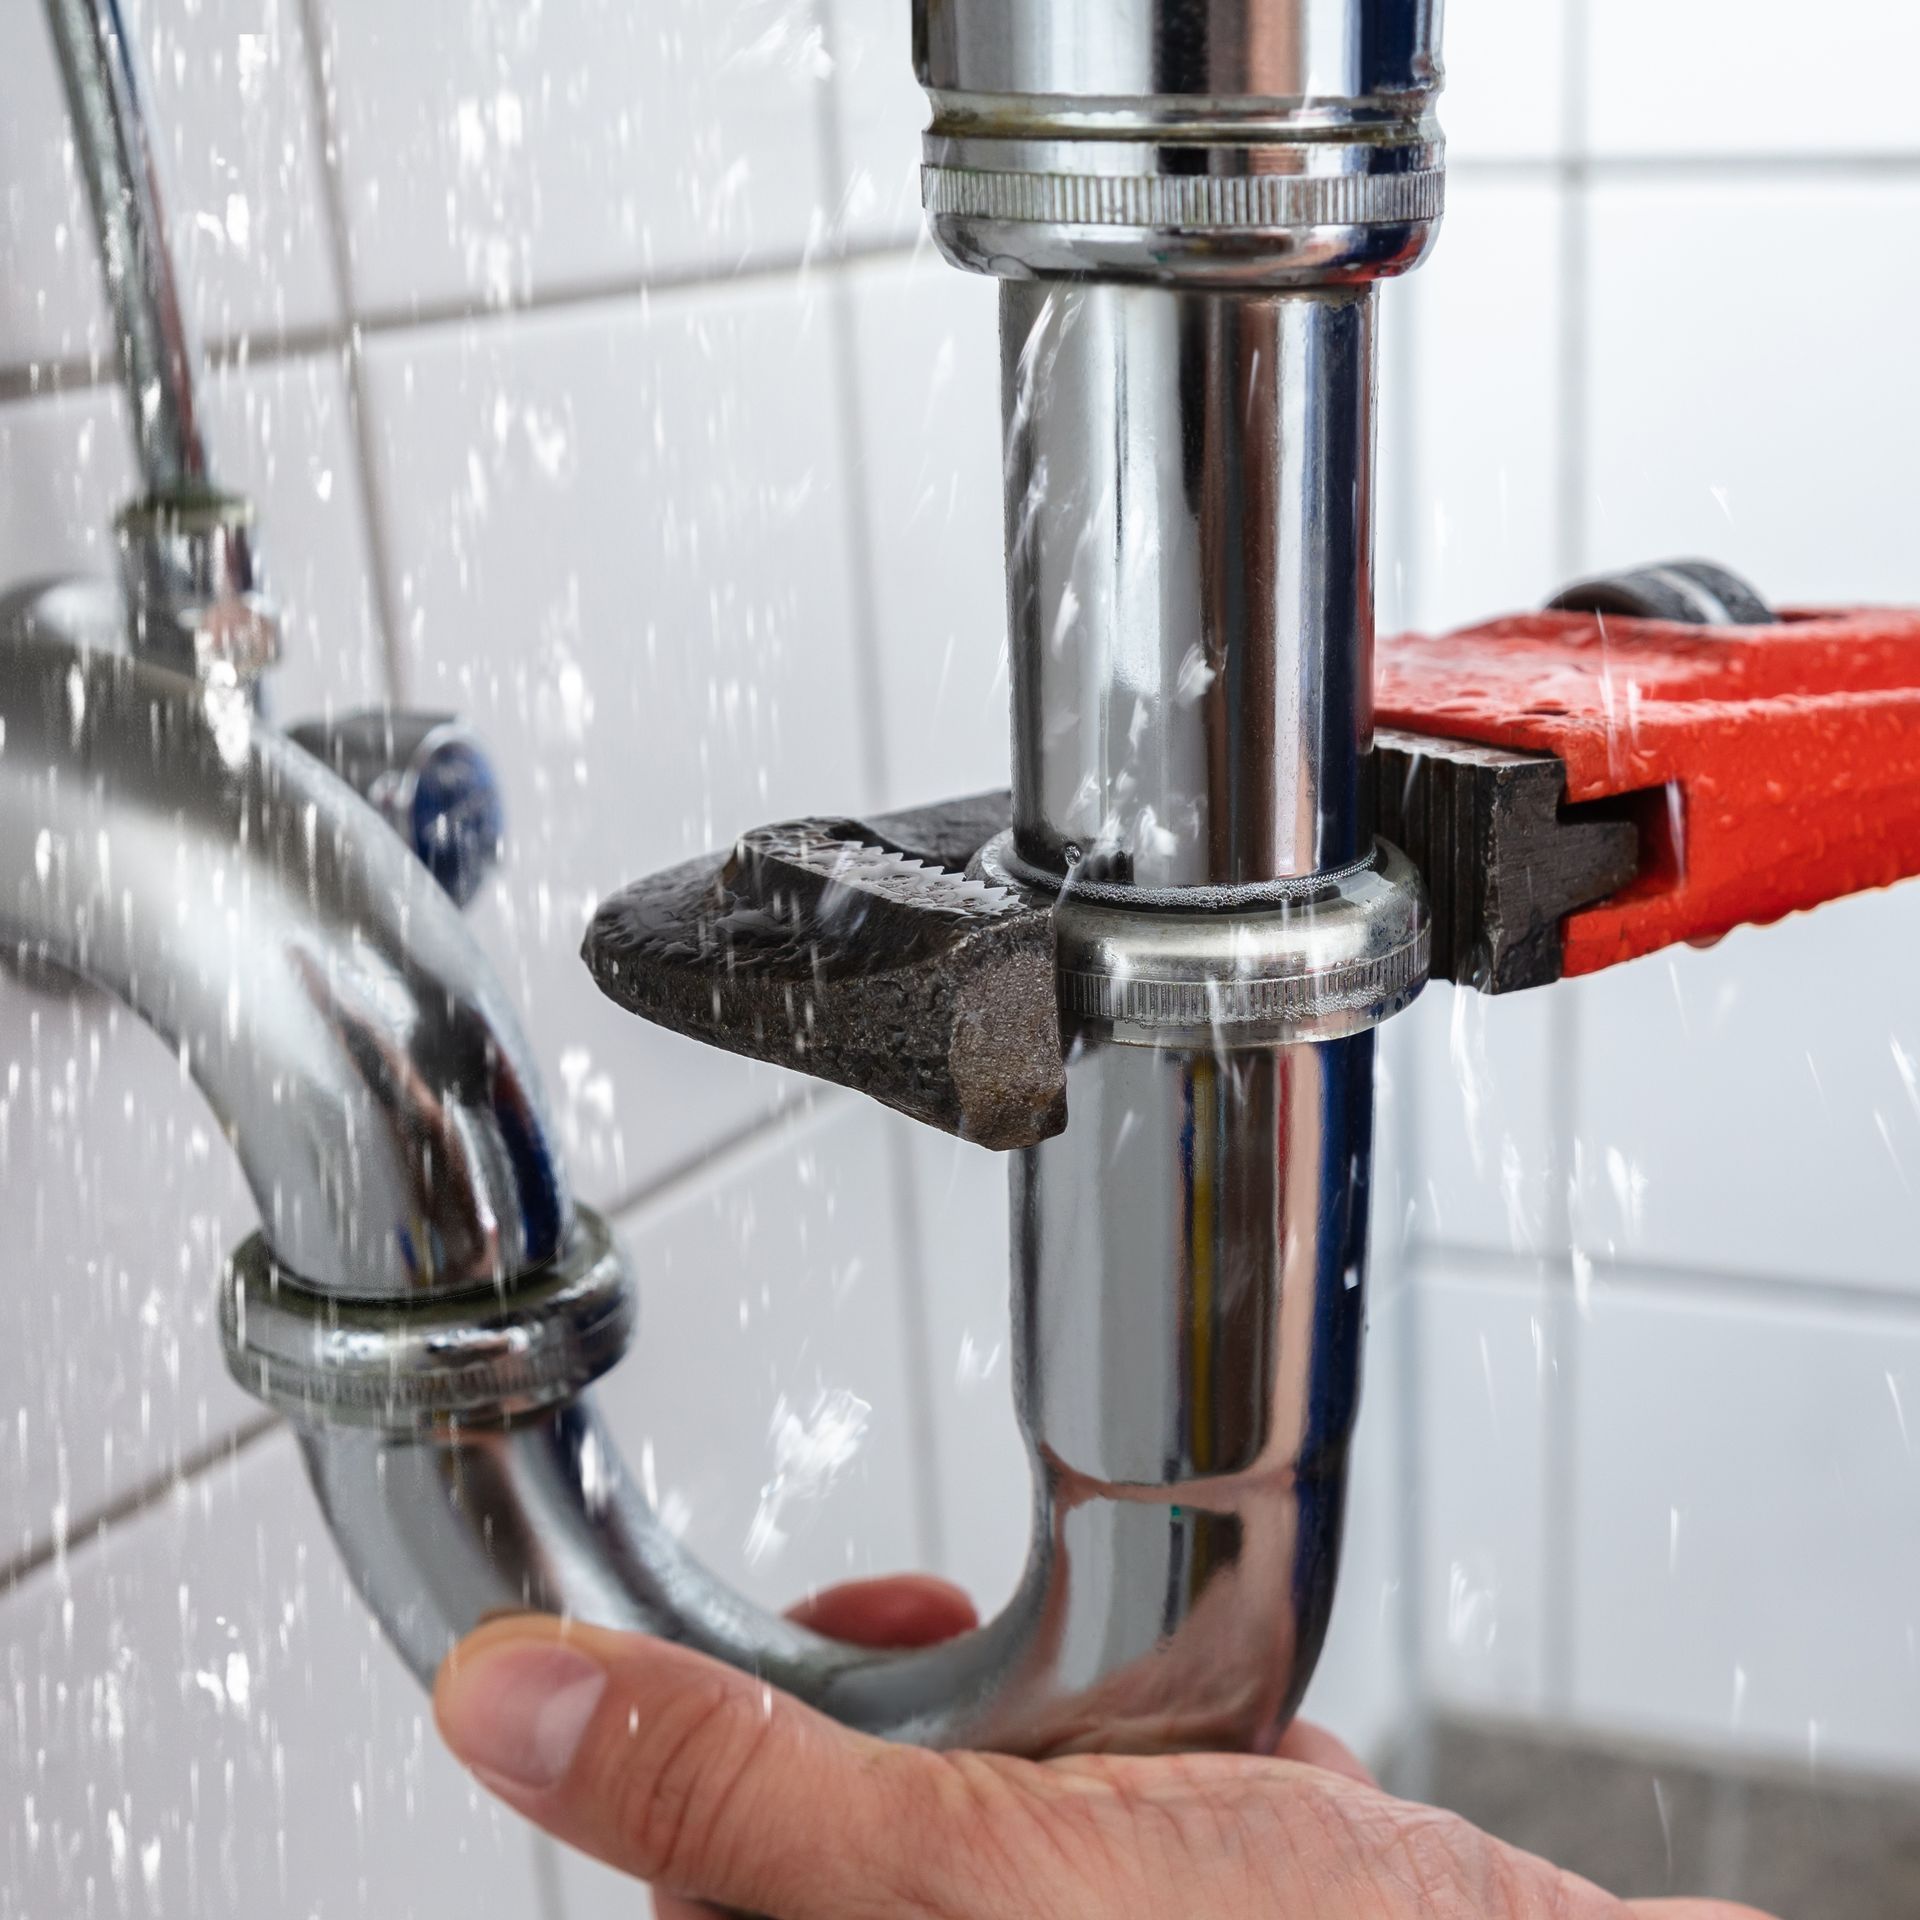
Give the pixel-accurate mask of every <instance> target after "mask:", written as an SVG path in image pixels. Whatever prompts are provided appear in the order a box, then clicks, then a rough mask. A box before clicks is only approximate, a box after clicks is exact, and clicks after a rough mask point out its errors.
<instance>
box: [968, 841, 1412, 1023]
mask: <svg viewBox="0 0 1920 1920" xmlns="http://www.w3.org/2000/svg"><path fill="white" fill-rule="evenodd" d="M1004 858H1005V854H1004V847H1003V843H1000V842H996V843H995V844H994V845H992V846H990V847H988V848H987V849H986V850H985V852H984V854H983V856H982V862H981V864H982V867H983V869H984V873H985V877H987V878H989V879H992V880H995V881H997V882H1002V883H1005V884H1017V880H1016V879H1015V876H1014V875H1013V874H1012V873H1011V872H1010V871H1008V869H1007V868H1006V867H1005V865H1004ZM1129 891H1130V890H1129V889H1126V888H1101V889H1098V892H1099V894H1100V895H1101V897H1100V898H1097V899H1090V898H1088V897H1087V895H1086V894H1085V893H1083V892H1082V890H1081V889H1080V888H1079V887H1077V886H1073V885H1069V886H1067V887H1065V888H1063V889H1062V890H1061V892H1060V895H1059V898H1058V900H1057V902H1056V904H1055V906H1054V908H1053V930H1054V942H1055V954H1056V958H1057V964H1058V968H1059V979H1060V1011H1061V1014H1062V1016H1063V1017H1064V1018H1065V1019H1067V1020H1069V1021H1073V1022H1077V1023H1078V1026H1079V1029H1080V1031H1081V1032H1082V1033H1087V1032H1096V1031H1097V1032H1098V1033H1100V1034H1102V1035H1103V1036H1104V1037H1106V1038H1108V1039H1111V1040H1115V1041H1119V1042H1123V1043H1129V1044H1133V1045H1141V1046H1155V1047H1168V1046H1174V1045H1185V1046H1189V1047H1193V1048H1196V1049H1199V1050H1200V1051H1202V1052H1213V1053H1224V1052H1226V1051H1227V1050H1230V1049H1235V1048H1242V1047H1248V1046H1264V1045H1270V1044H1274V1043H1278V1042H1283V1041H1297V1040H1336V1039H1340V1038H1343V1037H1344V1036H1345V1035H1347V1034H1353V1033H1364V1032H1365V1031H1367V1029H1369V1028H1370V1027H1376V1026H1378V1025H1379V1024H1380V1022H1381V1021H1382V1020H1385V1019H1388V1018H1390V1017H1391V1016H1392V1015H1393V1014H1396V1013H1398V1012H1400V1010H1401V1009H1402V1008H1403V1007H1405V1006H1407V1005H1409V1004H1410V1003H1411V1002H1412V1000H1413V999H1414V998H1415V996H1416V995H1417V994H1418V993H1419V991H1420V989H1421V987H1422V986H1423V985H1425V983H1426V978H1427V970H1428V962H1429V957H1430V949H1431V945H1432V935H1431V930H1430V928H1429V926H1428V923H1427V912H1426V902H1425V895H1424V891H1423V889H1422V887H1421V884H1420V876H1419V875H1418V874H1417V873H1416V872H1415V871H1414V869H1413V865H1412V863H1411V862H1410V861H1409V860H1408V859H1407V857H1406V856H1405V855H1404V854H1403V853H1400V852H1399V851H1398V850H1397V849H1395V848H1393V847H1387V846H1376V847H1375V849H1374V852H1373V854H1372V856H1371V857H1370V858H1369V859H1367V860H1365V861H1362V862H1361V863H1359V864H1358V865H1356V866H1354V867H1350V868H1348V869H1346V870H1345V871H1344V872H1339V873H1331V874H1323V875H1318V876H1315V878H1314V879H1312V880H1311V881H1308V882H1306V883H1298V882H1296V883H1291V885H1290V886H1289V891H1288V895H1287V896H1286V897H1283V898H1280V899H1277V900H1276V899H1267V900H1264V901H1262V902H1260V903H1259V904H1254V903H1251V902H1245V903H1240V904H1237V905H1236V906H1235V907H1233V908H1231V909H1224V910H1223V909H1222V908H1220V907H1218V906H1214V907H1210V908H1202V907H1201V906H1200V905H1199V898H1200V896H1199V895H1198V894H1197V893H1194V892H1184V893H1183V892H1175V893H1172V894H1168V895H1162V896H1159V897H1158V899H1157V900H1154V899H1151V898H1148V899H1142V900H1136V901H1134V902H1132V903H1128V904H1122V902H1124V901H1125V896H1126V894H1127V893H1128V892H1129ZM1171 902H1191V903H1192V904H1190V905H1180V906H1176V905H1173V904H1170V903H1171Z"/></svg>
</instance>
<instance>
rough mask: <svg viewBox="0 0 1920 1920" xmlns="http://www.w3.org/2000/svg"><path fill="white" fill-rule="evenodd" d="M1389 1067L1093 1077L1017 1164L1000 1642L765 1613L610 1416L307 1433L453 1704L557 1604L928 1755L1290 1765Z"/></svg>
mask: <svg viewBox="0 0 1920 1920" xmlns="http://www.w3.org/2000/svg"><path fill="white" fill-rule="evenodd" d="M1372 1059H1373V1055H1372V1040H1371V1037H1370V1036H1364V1035H1363V1036H1360V1037H1357V1038H1354V1039H1349V1040H1342V1041H1337V1042H1334V1043H1331V1044H1329V1045H1326V1046H1317V1047H1314V1046H1292V1047H1275V1048H1269V1049H1265V1050H1249V1051H1244V1052H1240V1053H1236V1054H1234V1055H1232V1056H1231V1057H1230V1058H1225V1059H1215V1058H1213V1057H1211V1056H1209V1055H1206V1054H1193V1053H1182V1052H1178V1051H1173V1050H1156V1049H1152V1048H1143V1047H1124V1046H1106V1045H1103V1044H1101V1043H1099V1042H1089V1043H1088V1044H1086V1045H1084V1046H1083V1047H1082V1048H1081V1049H1080V1051H1079V1052H1078V1053H1077V1055H1076V1058H1075V1060H1074V1063H1073V1066H1072V1095H1071V1098H1072V1102H1073V1106H1074V1112H1075V1123H1074V1126H1073V1127H1072V1128H1070V1129H1069V1131H1068V1133H1067V1134H1066V1135H1065V1136H1063V1137H1062V1138H1060V1139H1058V1140H1054V1141H1050V1142H1048V1144H1047V1145H1045V1146H1043V1147H1040V1148H1037V1149H1034V1150H1033V1151H1031V1152H1029V1153H1027V1154H1024V1155H1022V1156H1021V1158H1020V1161H1019V1162H1018V1163H1017V1165H1016V1167H1015V1170H1014V1176H1013V1177H1014V1193H1015V1218H1016V1252H1015V1262H1014V1314H1013V1326H1014V1339H1015V1381H1016V1394H1017V1398H1018V1403H1019V1407H1020V1412H1021V1418H1022V1421H1023V1423H1024V1425H1025V1427H1026V1430H1027V1435H1028V1440H1029V1443H1030V1446H1031V1448H1032V1452H1033V1455H1034V1459H1035V1470H1036V1483H1035V1487H1036V1497H1035V1508H1034V1539H1033V1548H1032V1552H1031V1556H1030V1558H1029V1561H1028V1565H1027V1568H1026V1571H1025V1573H1024V1575H1023V1577H1022V1580H1021V1583H1020V1586H1019V1588H1018V1590H1017V1592H1016V1594H1015V1596H1014V1598H1013V1600H1012V1602H1011V1603H1010V1605H1009V1606H1008V1608H1007V1610H1006V1611H1005V1612H1004V1613H1003V1614H1001V1615H1000V1616H999V1617H998V1618H997V1619H995V1620H993V1621H991V1622H990V1623H988V1625H986V1626H985V1627H983V1628H982V1629H980V1630H979V1631H978V1632H977V1633H973V1634H970V1635H967V1636H966V1637H965V1638H963V1639H961V1640H958V1641H955V1642H952V1643H950V1644H948V1645H946V1646H943V1647H938V1648H933V1649H929V1650H927V1651H924V1652H916V1653H909V1654H874V1653H866V1652H861V1651H858V1650H855V1649H852V1648H847V1647H843V1646H838V1645H835V1644H833V1643H831V1642H827V1641H823V1640H821V1639H819V1638H818V1637H816V1636H814V1635H812V1634H809V1633H805V1632H803V1631H801V1630H800V1629H798V1628H795V1627H793V1626H791V1625H789V1624H787V1623H786V1622H784V1621H781V1620H777V1619H774V1618H771V1617H769V1616H767V1615H764V1614H761V1613H759V1612H757V1611H756V1610H754V1609H752V1608H749V1607H746V1606H744V1605H743V1604H742V1603H741V1602H740V1601H739V1600H738V1599H737V1597H736V1596H734V1595H732V1594H731V1593H729V1592H728V1591H727V1590H726V1589H724V1588H723V1587H721V1586H720V1585H718V1584H717V1583H716V1582H715V1581H714V1580H713V1579H712V1577H711V1576H710V1575H709V1574H707V1573H706V1572H705V1571H704V1569H702V1568H701V1567H700V1566H699V1565H698V1563H697V1562H695V1561H694V1560H692V1559H691V1557H690V1556H688V1555H687V1553H686V1552H685V1550H684V1549H683V1548H681V1547H680V1545H679V1544H678V1543H677V1542H676V1541H675V1540H674V1539H672V1537H671V1536H670V1535H669V1534H668V1533H667V1531H666V1530H665V1528H664V1527H663V1526H662V1525H661V1523H660V1522H659V1520H658V1518H657V1517H656V1516H655V1515H654V1514H653V1513H652V1512H651V1511H650V1510H649V1509H648V1507H647V1504H646V1501H645V1499H644V1496H643V1495H642V1493H641V1491H640V1489H639V1488H638V1487H637V1486H636V1485H635V1483H634V1482H633V1480H632V1479H631V1478H630V1477H629V1476H628V1475H627V1473H626V1472H625V1470H624V1469H623V1468H622V1466H621V1464H620V1462H619V1459H618V1456H617V1454H616V1452H615V1450H614V1448H613V1446H612V1444H611V1442H610V1440H609V1439H608V1437H607V1435H606V1434H605V1432H604V1431H603V1430H602V1429H601V1428H600V1426H599V1425H598V1423H597V1421H596V1419H595V1417H594V1415H593V1414H592V1412H591V1410H590V1409H589V1407H588V1406H587V1404H586V1403H585V1402H584V1401H581V1402H579V1403H576V1404H573V1405H570V1406H567V1407H564V1408H558V1409H552V1410H549V1411H548V1412H546V1413H544V1414H541V1415H538V1416H536V1417H534V1418H532V1419H529V1420H525V1421H519V1422H514V1423H511V1424H508V1425H501V1426H495V1427H491V1428H481V1427H474V1426H466V1427H462V1428H461V1429H459V1430H458V1431H447V1432H443V1433H440V1434H437V1435H435V1436H432V1437H430V1438H423V1437H421V1436H418V1435H406V1434H378V1433H372V1432H366V1431H354V1430H348V1429H344V1428H339V1427H331V1428H326V1429H321V1430H311V1429H310V1430H309V1431H308V1432H307V1433H306V1434H305V1436H304V1444H305V1447H306V1452H307V1459H308V1466H309V1471H310V1473H311V1475H312V1478H313V1481H314V1484H315V1487H316V1489H317V1490H318V1492H319V1495H320V1499H321V1502H322V1505H323V1506H324V1507H325V1509H326V1512H327V1516H328V1520H329V1523H330V1524H331V1526H332V1529H333V1532H334V1535H335V1538H336V1539H337V1540H338V1541H339V1542H340V1544H341V1547H342V1550H343V1551H344V1552H345V1554H346V1556H347V1560H348V1564H349V1566H350V1568H351V1569H352V1570H353V1573H354V1576H355V1578H356V1579H357V1580H358V1582H359V1584H360V1586H361V1589H362V1591H363V1592H364V1593H365V1595H366V1597H367V1599H368V1600H369V1602H370V1603H371V1604H372V1606H373V1607H374V1608H375V1610H376V1611H377V1612H378V1613H379V1614H380V1616H381V1618H382V1619H383V1620H384V1621H385V1623H386V1625H387V1628H388V1631H389V1632H390V1633H391V1634H392V1636H393V1638H394V1639H395V1641H396V1643H397V1644H398V1645H399V1647H400V1648H401V1650H402V1652H403V1653H404V1654H405V1655H406V1656H407V1658H408V1659H409V1660H410V1661H411V1662H412V1664H413V1666H414V1668H415V1670H416V1671H417V1672H419V1673H420V1674H421V1675H422V1677H423V1678H425V1677H427V1676H429V1675H431V1673H432V1672H433V1670H434V1669H435V1667H436V1666H437V1664H438V1662H439V1660H440V1658H441V1657H442V1656H443V1655H444V1653H445V1651H446V1649H447V1648H448V1647H449V1646H450V1645H451V1644H452V1642H453V1640H454V1639H455V1638H457V1637H458V1635H459V1634H461V1633H462V1632H464V1631H466V1630H468V1629H469V1628H471V1627H472V1626H474V1625H476V1624H477V1623H478V1622H479V1621H480V1620H481V1619H483V1618H484V1617H486V1615H487V1614H488V1613H490V1612H493V1611H497V1610H499V1609H501V1608H509V1607H535V1608H539V1609H542V1610H545V1611H552V1612H568V1613H573V1614H577V1615H579V1616H580V1617H582V1618H586V1619H591V1620H597V1621H604V1622H607V1623H609V1624H613V1625H622V1626H628V1627H634V1628H638V1629H640V1630H643V1631H646V1632H651V1633H658V1634H663V1635H665V1636H667V1637H669V1638H672V1639H675V1640H678V1641H681V1642H683V1643H685V1644H687V1645H690V1646H694V1647H697V1648H699V1649H700V1650H701V1651H703V1652H707V1653H710V1654H713V1655H715V1656H717V1657H719V1658H722V1659H725V1660H729V1661H731V1662H733V1663H734V1664H736V1665H739V1666H744V1667H747V1668H749V1669H750V1670H752V1671H754V1672H756V1673H759V1674H761V1675H763V1676H764V1677H765V1678H766V1679H767V1680H769V1681H771V1682H772V1683H774V1684H776V1685H778V1686H781V1687H784V1688H786V1689H788V1690H789V1691H791V1692H793V1693H796V1694H798V1695H799V1696H800V1697H801V1698H803V1699H805V1700H808V1701H810V1702H812V1703H813V1704H815V1705H817V1706H819V1707H821V1708H823V1709H824V1710H825V1711H827V1712H830V1713H832V1714H834V1715H836V1716H837V1717H838V1718H840V1719H843V1720H846V1721H848V1722H850V1723H851V1724H853V1725H856V1726H860V1727H864V1728H867V1729H869V1730H870V1731H874V1732H879V1733H885V1734H888V1735H891V1736H893V1737H896V1738H901V1739H912V1740H919V1741H924V1742H930V1743H934V1744H942V1745H954V1744H965V1745H972V1746H986V1747H992V1748H996V1749H1000V1750H1004V1751H1012V1752H1025V1753H1041V1752H1059V1751H1064V1750H1070V1749H1090V1748H1110V1749H1118V1750H1127V1751H1153V1750H1159V1749H1170V1748H1192V1747H1199V1748H1224V1749H1244V1750H1254V1751H1258V1750H1261V1749H1264V1748H1267V1747H1270V1746H1271V1745H1272V1744H1273V1743H1274V1742H1275V1741H1276V1740H1277V1739H1278V1737H1279V1735H1280V1733H1281V1731H1282V1730H1283V1729H1284V1727H1285V1725H1286V1723H1287V1720H1288V1719H1289V1717H1290V1716H1291V1714H1292V1712H1293V1709H1294V1708H1295V1706H1296V1705H1297V1704H1298V1701H1299V1698H1300V1695H1301V1693H1302V1692H1303V1691H1304V1689H1305V1686H1306V1682H1307V1679H1308V1677H1309V1676H1310V1674H1311V1672H1312V1669H1313V1663H1314V1659H1315V1656H1316V1655H1317V1653H1318V1651H1319V1646H1320V1642H1321V1638H1322V1636H1323V1634H1324V1632H1325V1628H1326V1622H1327V1617H1328V1612H1329V1609H1330V1606H1331V1603H1332V1595H1333V1585H1334V1576H1335V1571H1336V1568H1337V1564H1338V1558H1339V1537H1340V1527H1341V1518H1342V1503H1343V1500H1344V1492H1345V1473H1346V1461H1347V1449H1348V1444H1349V1441H1350V1439H1351V1434H1352V1425H1353V1416H1354V1411H1355V1404H1356V1394H1357V1384H1358V1368H1359V1352H1360V1333H1361V1325H1362V1314H1363V1291H1362V1287H1361V1272H1362V1268H1363V1266H1364V1260H1365V1244H1364V1242H1365V1233H1366V1220H1367V1204H1366V1181H1367V1170H1368V1165H1369V1145H1370V1140H1371V1101H1372Z"/></svg>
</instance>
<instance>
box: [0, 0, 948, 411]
mask: <svg viewBox="0 0 1920 1920" xmlns="http://www.w3.org/2000/svg"><path fill="white" fill-rule="evenodd" d="M301 4H302V5H303V6H311V5H313V4H314V0H301ZM333 170H334V169H333V167H332V164H331V162H327V163H324V164H323V167H322V173H323V176H325V177H328V178H331V176H332V173H333ZM343 217H344V216H343ZM917 250H918V249H917V242H915V241H911V240H861V241H851V242H845V243H842V244H840V245H837V246H836V247H835V248H834V249H833V250H832V251H831V252H829V253H821V252H818V251H810V250H808V249H806V248H795V249H789V250H784V251H782V252H779V253H773V254H768V255H766V256H765V257H763V258H761V259H758V260H753V261H749V262H748V263H746V264H745V265H743V266H740V267H737V268H734V269H731V270H729V271H727V272H724V273H716V272H715V271H714V270H713V269H712V268H710V267H689V268H687V269H685V270H684V271H667V272H660V271H652V272H645V273H633V274H618V275H613V276H610V277H606V278H602V279H589V280H574V281H559V280H556V281H552V282H550V283H548V284H547V285H546V286H544V287H541V288H539V289H537V290H536V291H534V292H532V293H529V294H516V295H514V296H513V297H512V298H510V299H508V300H504V301H498V302H490V303H487V304H484V305H476V304H475V303H474V302H473V301H471V300H465V299H458V298H455V299H447V300H433V301H418V302H415V303H413V304H412V305H409V306H405V307H386V308H372V309H370V310H368V311H367V312H364V313H361V314H359V315H357V316H356V317H355V319H354V320H353V322H352V324H351V325H345V324H343V325H338V326H320V327H305V328H289V329H286V330H284V331H276V332H271V333H268V332H253V333H237V334H228V335H223V336H221V337H220V338H218V339H217V340H213V341H211V342H207V343H203V345H202V348H201V352H202V354H203V356H204V357H205V358H206V359H207V360H208V361H209V362H210V363H211V364H213V365H215V366H219V367H227V366H259V365H265V364H267V363H270V362H272V361H276V360H290V359H295V358H300V357H304V356H307V355H311V354H318V353H345V352H348V351H350V350H352V349H354V348H355V347H357V346H360V345H363V344H364V343H365V342H366V341H367V340H369V339H383V338H386V337H387V336H389V335H406V334H411V333H427V332H431V331H433V330H435V329H438V328H443V327H449V326H461V325H466V326H474V327H484V326H487V325H489V324H492V323H497V322H505V321H513V320H520V319H528V318H537V317H539V316H540V315H543V314H549V313H566V312H572V311H575V310H577V309H581V308H591V307H598V306H617V305H619V304H621V303H622V302H624V301H629V300H640V299H646V298H657V297H659V296H662V295H670V294H675V293H691V292H700V291H706V292H713V293H724V292H727V291H729V290H730V289H732V288H734V287H738V286H752V285H755V284H757V283H760V282H764V281H770V280H787V279H793V278H796V277H797V276H799V275H801V274H821V273H824V274H829V275H837V274H838V273H840V272H841V271H842V270H843V269H846V268H849V267H854V266H859V265H861V264H863V263H865V262H868V261H875V260H882V261H884V260H912V259H914V258H915V257H916V255H917ZM119 384H120V368H119V364H118V362H117V361H115V360H114V359H113V358H112V357H111V355H107V354H75V355H73V356H71V357H70V358H67V359H64V360H30V361H20V362H12V363H8V364H4V365H0V403H4V402H6V401H9V400H32V399H45V398H48V397H50V396H52V395H54V394H58V393H71V392H75V391H85V390H87V389H90V388H93V387H109V386H110V387H117V386H118V385H119Z"/></svg>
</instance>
